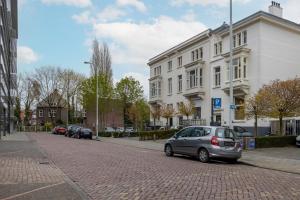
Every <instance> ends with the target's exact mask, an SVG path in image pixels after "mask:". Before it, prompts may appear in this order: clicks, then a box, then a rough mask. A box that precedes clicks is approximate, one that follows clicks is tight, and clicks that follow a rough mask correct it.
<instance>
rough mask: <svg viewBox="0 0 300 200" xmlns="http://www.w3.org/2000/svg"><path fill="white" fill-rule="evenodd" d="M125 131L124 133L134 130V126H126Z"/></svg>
mask: <svg viewBox="0 0 300 200" xmlns="http://www.w3.org/2000/svg"><path fill="white" fill-rule="evenodd" d="M125 132H126V133H133V132H134V128H133V127H126V130H125Z"/></svg>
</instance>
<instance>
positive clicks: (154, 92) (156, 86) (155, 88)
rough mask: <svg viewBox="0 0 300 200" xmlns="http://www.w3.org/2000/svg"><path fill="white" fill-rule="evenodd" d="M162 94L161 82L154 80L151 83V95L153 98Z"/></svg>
mask: <svg viewBox="0 0 300 200" xmlns="http://www.w3.org/2000/svg"><path fill="white" fill-rule="evenodd" d="M160 94H161V82H160V81H157V82H153V83H151V84H150V95H151V98H154V97H156V96H160Z"/></svg>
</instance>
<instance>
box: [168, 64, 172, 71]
mask: <svg viewBox="0 0 300 200" xmlns="http://www.w3.org/2000/svg"><path fill="white" fill-rule="evenodd" d="M168 71H169V72H170V71H172V61H169V62H168Z"/></svg>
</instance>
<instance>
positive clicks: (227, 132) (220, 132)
mask: <svg viewBox="0 0 300 200" xmlns="http://www.w3.org/2000/svg"><path fill="white" fill-rule="evenodd" d="M216 136H217V137H218V138H236V137H237V136H236V134H235V132H234V131H233V130H231V129H228V128H218V129H217V130H216Z"/></svg>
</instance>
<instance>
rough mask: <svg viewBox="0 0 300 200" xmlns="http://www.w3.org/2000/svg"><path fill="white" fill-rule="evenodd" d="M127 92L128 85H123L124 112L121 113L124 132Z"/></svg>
mask: <svg viewBox="0 0 300 200" xmlns="http://www.w3.org/2000/svg"><path fill="white" fill-rule="evenodd" d="M127 94H128V85H127V84H126V85H125V86H124V111H123V112H124V113H123V118H124V119H123V121H124V132H125V131H126V120H125V118H126V106H127Z"/></svg>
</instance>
